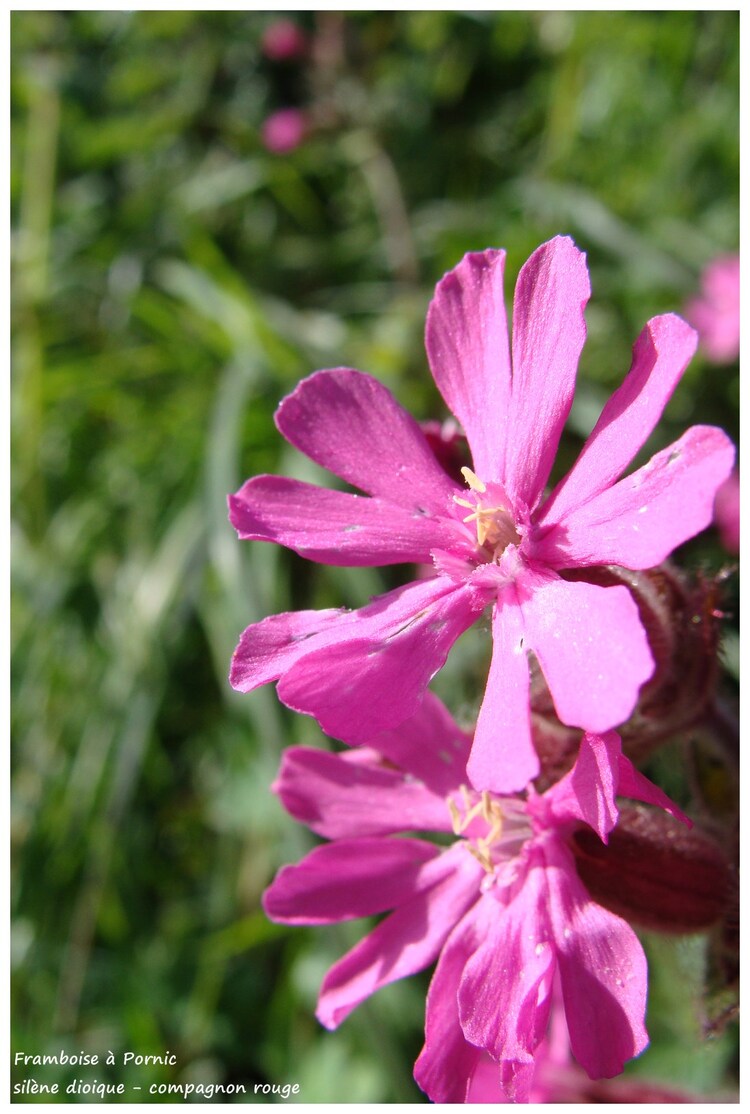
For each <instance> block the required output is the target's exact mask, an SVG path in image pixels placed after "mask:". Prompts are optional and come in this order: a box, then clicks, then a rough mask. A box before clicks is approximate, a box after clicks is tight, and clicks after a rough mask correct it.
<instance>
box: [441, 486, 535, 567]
mask: <svg viewBox="0 0 750 1114" xmlns="http://www.w3.org/2000/svg"><path fill="white" fill-rule="evenodd" d="M461 474H462V475H463V477H464V479H465V480H466V482H467V484H468V485H469V487H470V488H471V494H470V497H469V498H468V499H462V498H460V497H459V496H458V495H454V496H453V499H454V501H455V502H456V503H457V504H458V505H459V506H460V507H466V508H467V509H468V510H469V511H471V514H467V515H466V517H465V518H464V520H463V521H464V522H476V530H477V543H478V545H479V546H480V548H482V549H484V550H485V551H486V552H487V553H489V555H490V558H491V559H493V560H494V559H496V558H498V557H500V556H502V554H503V552H504V551H505V549H506V548H507V546H509V545H518V544H519V543H520V541H521V537H520V535H519V533H518V531H517V530H516V524H515V522H514V520H513V516H512V514H511V512H510V508H509V507H507V506H505V502H506V501H507V497H506V495H505V492H504V491H503V490H502V488H501V487H500V485H499V484H491V485H490V487H489V488H488V487H487V484H485V483H483V482H482V480H480V479H479V477H478V476H476V475H475V474H474V473H473V472H472V470H471V468H462V469H461ZM480 497H485V498H480Z"/></svg>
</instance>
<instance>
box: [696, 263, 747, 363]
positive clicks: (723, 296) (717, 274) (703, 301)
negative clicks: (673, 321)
mask: <svg viewBox="0 0 750 1114" xmlns="http://www.w3.org/2000/svg"><path fill="white" fill-rule="evenodd" d="M685 316H686V317H687V319H688V321H690V322H691V323H692V324H693V325H694V326H695V328H696V329H697V330H698V332H699V334H700V339H701V345H702V346H703V348H704V350H705V353H706V356H707V357H708V359H709V360H711V361H713V363H715V364H729V363H732V361H733V360H736V359H737V357H738V356H739V354H740V257H739V255H724V256H720V257H719V258H718V259H714V261H713V263H709V265H708V266H707V267H706V269H705V271H704V272H703V275H702V277H701V293H700V295H699V297H697V298H694V299H693V300H692V301H691V302H689V303H688V305H687V306H686V307H685Z"/></svg>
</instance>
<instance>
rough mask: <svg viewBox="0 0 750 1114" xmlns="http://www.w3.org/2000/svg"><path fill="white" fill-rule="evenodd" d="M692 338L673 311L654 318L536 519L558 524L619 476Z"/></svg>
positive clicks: (652, 423)
mask: <svg viewBox="0 0 750 1114" xmlns="http://www.w3.org/2000/svg"><path fill="white" fill-rule="evenodd" d="M696 339H697V338H696V334H695V332H694V330H693V329H691V328H690V326H689V325H687V324H686V323H685V322H684V321H683V320H682V318H680V317H677V316H675V314H673V313H667V314H664V315H663V316H662V317H654V318H652V319H651V321H649V322H648V324H647V325H646V327H645V328H644V330H643V332H642V333H641V335H640V336H639V337H638V339H637V341H636V342H635V345H634V346H633V361H632V363H631V365H630V371H629V372H628V374H627V376H626V377H625V380H624V381H623V383H622V385H621V386H620V387H618V389H617V390H616V391H615V392H614V394H613V395H612V396H611V397H610V399H609V401H608V402H607V404H606V406H605V407H604V409H603V410H602V413H601V416H600V417H599V420H598V422H597V423H596V425H595V426H594V429H593V431H592V432H591V434H590V435H589V437H588V439H587V441H586V444H585V445H584V446H583V448H582V450H581V452H580V454H579V457H578V460H577V461H576V462H575V464H574V465H573V467H572V468H571V469H570V471H569V472H568V473H567V475H566V476H565V477H564V478H563V479H562V480H561V481H560V483H559V484H558V485H557V487H556V488H555V490H554V491H553V493H552V495H551V496H550V497H549V499H547V500H546V502H545V504H544V506H543V507H542V508H541V513H540V515H539V519H538V521H539V522H540V523H543V524H551V523H553V522H559V521H560V520H561V519H562V518H563V517H564V516H565V515H566V514H569V513H570V511H571V510H574V509H575V508H576V507H581V506H583V504H584V503H587V502H588V500H589V499H591V498H592V497H593V496H595V495H599V494H600V493H601V492H602V491H604V490H606V488H608V487H609V486H610V485H611V484H612V483H613V482H614V481H615V480H616V479H617V478H618V476H621V475H622V473H623V472H624V471H625V469H626V468H627V466H628V465H629V464H630V462H631V460H632V459H633V457H634V456H635V454H636V453H637V452H638V450H639V449H640V448H641V446H642V445H644V444H645V442H646V440H647V438H648V437H649V435H650V434H651V433H652V431H653V430H654V428H655V427H656V423H657V422H658V421H659V418H660V417H661V414H662V411H663V409H664V407H665V406H666V404H667V402H668V400H669V399H670V397H671V395H672V392H673V391H674V389H675V387H676V385H677V383H678V382H679V380H680V379H681V377H682V374H683V372H684V371H685V368H686V367H687V365H688V363H689V362H690V360H691V359H692V356H693V354H694V352H695V346H696Z"/></svg>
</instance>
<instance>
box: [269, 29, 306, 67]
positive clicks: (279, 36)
mask: <svg viewBox="0 0 750 1114" xmlns="http://www.w3.org/2000/svg"><path fill="white" fill-rule="evenodd" d="M260 48H261V50H262V51H263V53H264V54H265V56H266V58H270V60H271V61H272V62H288V61H290V60H291V59H293V58H299V57H301V55H303V54H304V53H305V51H306V50H307V35H306V34H305V32H304V31H303V30H302V28H301V27H299V26H298V25H297V24H296V23H293V22H292V21H291V19H277V20H276V22H275V23H270V24H269V25H268V27H266V29H265V31H264V32H263V37H262V39H261V41H260Z"/></svg>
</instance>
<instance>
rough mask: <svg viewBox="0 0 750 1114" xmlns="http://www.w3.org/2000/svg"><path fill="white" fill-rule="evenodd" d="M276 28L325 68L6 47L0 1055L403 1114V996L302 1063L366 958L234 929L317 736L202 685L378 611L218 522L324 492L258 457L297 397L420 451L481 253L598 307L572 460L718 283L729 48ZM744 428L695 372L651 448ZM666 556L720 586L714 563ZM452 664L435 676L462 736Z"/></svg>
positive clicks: (714, 1076) (501, 25) (717, 1058)
mask: <svg viewBox="0 0 750 1114" xmlns="http://www.w3.org/2000/svg"><path fill="white" fill-rule="evenodd" d="M293 14H294V15H295V16H296V18H297V19H298V20H299V22H300V23H301V24H302V25H303V26H304V27H305V28H306V29H307V30H308V31H309V32H310V34H315V36H316V41H317V42H319V43H325V44H328V47H327V50H328V53H327V54H326V53H325V51H323V52H322V54H321V57H322V61H321V60H318V61H317V62H316V63H315V65H314V66H311V65H308V64H304V65H303V64H301V63H298V64H292V63H285V64H276V65H275V64H273V63H271V62H269V61H268V60H267V59H266V58H264V57H263V55H262V52H261V49H260V38H261V33H262V31H263V28H264V26H265V25H266V24H267V23H268V22H269V21H270V20H271V19H272V18H273V13H251V12H176V11H165V12H155V11H149V12H145V11H141V12H126V11H110V12H94V11H85V12H84V11H74V12H53V11H42V12H18V11H17V12H14V13H12V18H11V30H12V51H13V66H12V75H11V81H12V96H13V127H12V145H13V161H12V196H13V253H14V290H13V321H14V338H13V365H14V366H13V391H12V421H13V477H12V492H13V501H14V514H13V525H12V552H13V574H14V594H13V630H12V644H13V683H14V704H13V713H12V725H13V734H14V744H13V820H12V830H13V838H14V862H13V918H14V922H13V923H14V951H13V961H14V976H13V977H14V1004H13V1028H14V1032H13V1046H14V1049H17V1050H23V1051H26V1052H30V1053H43V1052H54V1051H59V1049H60V1048H61V1047H62V1048H67V1049H81V1048H82V1049H86V1050H88V1051H92V1052H100V1053H101V1052H102V1051H106V1050H107V1049H112V1050H115V1051H118V1055H119V1054H120V1053H121V1051H123V1050H132V1051H137V1052H150V1053H158V1052H160V1051H163V1050H164V1049H171V1050H172V1051H174V1052H175V1053H176V1055H177V1057H178V1066H177V1067H175V1068H152V1069H143V1072H142V1076H141V1078H142V1082H143V1083H144V1084H146V1083H150V1082H162V1081H173V1080H179V1079H182V1080H191V1079H192V1080H197V1081H203V1082H206V1083H208V1082H211V1081H216V1082H225V1083H229V1082H234V1083H245V1084H246V1085H247V1086H248V1088H249V1090H250V1091H252V1085H253V1084H254V1083H258V1082H260V1083H262V1082H266V1081H269V1082H280V1083H284V1082H299V1083H300V1084H301V1093H300V1095H299V1100H300V1101H306V1102H324V1101H348V1102H352V1101H368V1102H378V1103H379V1102H394V1101H419V1100H420V1095H419V1092H418V1091H417V1089H416V1087H415V1086H414V1084H413V1082H412V1079H411V1069H412V1064H413V1060H414V1057H415V1055H416V1054H417V1052H418V1051H419V1048H420V1044H421V1038H420V1027H421V1024H422V1014H423V1002H424V986H425V982H426V980H425V979H421V980H420V979H415V980H410V981H409V982H408V983H405V984H399V985H397V986H394V987H391V988H388V989H387V990H386V991H384V992H382V993H381V994H380V995H378V996H377V997H376V998H375V999H374V1000H373V1001H372V1002H369V1003H367V1004H366V1005H364V1006H363V1007H361V1009H360V1010H359V1011H357V1013H356V1014H355V1015H353V1017H352V1018H351V1019H350V1020H349V1021H347V1023H346V1025H345V1026H344V1027H343V1028H342V1030H341V1031H340V1032H339V1033H337V1034H336V1035H334V1036H331V1035H329V1034H326V1033H324V1032H323V1031H322V1030H321V1029H320V1028H319V1027H318V1026H317V1023H316V1022H315V1021H314V1018H313V1016H312V1014H313V1009H314V1002H315V997H316V991H317V987H318V985H319V982H320V978H321V976H322V974H323V973H324V971H325V969H326V966H327V965H329V964H330V962H332V961H333V959H335V958H336V957H337V955H338V954H340V953H341V951H342V950H344V948H345V947H347V946H349V945H350V944H351V943H353V942H354V941H355V940H356V939H357V938H358V936H359V934H360V928H361V926H341V927H338V928H333V929H330V930H322V931H312V930H292V931H290V930H286V929H281V928H278V927H276V926H273V925H269V924H268V923H266V921H265V918H264V917H263V914H262V912H261V911H260V907H259V897H260V894H261V893H262V890H263V889H264V887H265V886H266V885H267V883H268V881H269V880H270V878H271V877H272V875H273V872H274V871H275V869H276V868H277V867H278V866H279V865H280V864H281V863H283V862H287V861H290V860H292V859H294V858H297V857H299V855H300V854H301V853H302V852H303V851H304V849H305V848H306V847H307V846H308V837H307V834H306V833H305V832H303V831H301V830H299V829H298V828H297V827H296V826H295V825H294V824H293V823H292V822H291V821H290V820H289V819H288V818H286V817H285V816H284V815H283V812H282V810H281V808H280V806H279V805H278V803H277V802H276V801H275V798H273V797H272V796H271V795H270V794H269V793H268V786H269V784H270V782H271V781H272V780H273V777H274V774H275V770H276V767H277V764H278V758H279V754H280V751H281V748H282V747H283V746H284V745H286V744H288V743H290V742H298V741H305V742H316V741H320V736H319V734H318V732H317V729H316V727H315V725H314V724H313V723H312V722H311V721H309V720H307V719H305V718H303V717H294V716H292V715H291V714H290V713H289V712H288V711H287V710H286V709H285V708H283V707H281V706H280V705H279V704H278V702H277V701H276V698H275V694H274V692H273V691H272V689H266V690H261V691H259V692H256V693H254V694H251V695H249V696H244V697H239V696H237V695H236V694H235V693H233V692H232V691H231V689H230V688H229V687H228V684H227V681H226V674H227V670H228V663H229V658H230V655H231V651H232V649H233V647H234V644H235V642H236V639H237V636H238V635H239V633H240V631H241V630H242V628H243V627H244V626H245V625H246V624H247V623H249V622H251V621H253V620H256V619H259V618H261V617H262V616H263V615H265V614H268V613H269V612H272V611H276V610H285V609H287V608H289V607H295V608H296V607H301V606H323V605H326V604H330V603H336V604H341V603H345V604H348V605H356V604H359V603H360V602H362V601H363V600H365V599H366V598H367V597H368V596H369V595H370V594H372V593H373V592H376V591H379V590H382V587H383V585H384V583H389V581H388V580H387V576H386V578H385V579H384V577H383V576H381V574H380V573H378V572H376V571H371V570H352V571H349V570H336V571H335V574H333V575H331V574H330V573H329V572H328V571H327V570H325V569H318V568H317V567H313V566H308V565H307V564H306V563H305V562H303V561H301V560H299V559H298V558H296V557H294V555H290V554H286V553H280V552H276V551H274V550H273V549H272V548H271V547H265V546H262V545H256V546H251V545H245V544H240V543H238V542H237V541H236V539H235V537H234V533H233V531H232V530H231V529H230V527H229V525H228V523H227V521H226V502H225V500H226V494H227V492H229V491H231V490H233V489H235V488H236V487H237V486H238V485H239V483H240V482H241V481H242V480H243V479H244V478H245V477H246V476H248V475H250V474H253V473H256V472H260V471H278V472H286V473H288V474H294V475H297V476H300V477H307V478H310V477H311V476H312V475H313V474H315V473H314V469H313V466H312V465H310V464H309V463H307V462H305V461H303V460H301V459H300V458H299V457H298V456H297V455H296V454H295V453H293V451H292V450H290V449H289V448H288V447H286V446H285V445H284V443H283V442H282V440H281V438H280V437H279V436H278V434H277V433H276V431H275V428H274V426H273V422H272V415H273V411H274V409H275V407H276V405H277V403H278V401H279V399H280V398H281V397H282V396H283V395H284V394H285V393H286V392H287V391H288V390H289V389H290V388H291V387H292V386H293V385H294V384H295V383H296V382H297V380H298V379H299V378H300V377H302V376H303V375H305V374H308V373H309V372H310V371H311V370H313V369H314V368H317V367H325V366H337V365H341V364H345V365H350V366H356V367H360V368H363V369H364V370H367V371H370V372H372V373H373V374H375V375H377V376H378V377H379V378H381V379H382V380H383V381H384V382H386V383H387V384H388V385H389V386H390V387H391V388H392V389H393V390H394V391H395V393H396V394H397V395H398V397H399V398H400V399H401V401H402V402H404V404H406V405H407V406H409V407H410V408H411V409H412V411H413V412H414V413H415V414H416V415H417V416H418V417H420V418H426V417H432V416H441V415H442V413H443V411H442V409H441V404H440V402H439V399H438V396H437V394H436V391H435V389H434V387H433V385H432V382H431V380H430V378H429V375H428V374H427V373H426V365H425V357H424V352H423V347H422V329H423V322H424V313H425V309H426V306H427V303H428V300H429V297H430V293H431V290H432V287H433V286H434V283H435V281H436V280H437V279H438V278H439V277H440V275H441V274H442V273H443V271H444V270H446V269H448V268H449V267H451V266H453V265H455V263H456V262H457V261H458V259H459V258H460V256H461V254H462V253H463V252H464V251H466V250H477V249H481V248H483V247H486V246H490V245H494V246H504V247H506V248H507V249H508V253H509V273H510V274H511V275H514V274H515V273H516V272H517V270H518V268H519V266H520V265H521V263H522V262H523V260H524V259H525V258H526V256H527V255H528V254H529V253H530V252H531V250H533V248H534V247H536V246H537V245H538V244H539V243H540V242H541V241H542V240H544V239H545V238H547V237H548V236H550V235H553V234H556V233H558V232H568V233H571V234H572V235H573V236H574V237H575V238H576V240H577V242H578V243H579V245H580V246H581V247H583V248H584V249H585V250H586V251H587V253H588V256H589V262H590V266H591V272H592V284H593V290H594V296H593V300H592V304H591V307H590V310H589V312H588V325H589V340H588V342H587V346H586V350H585V353H584V357H583V360H582V367H581V380H580V387H579V393H578V397H577V400H576V405H575V408H574V412H573V414H572V416H571V431H570V437H569V439H568V440H567V441H566V443H565V444H564V445H563V459H566V458H567V459H571V458H572V456H573V455H574V453H575V451H576V447H577V445H578V444H579V441H578V440H577V437H578V436H580V435H582V434H584V433H585V432H586V430H587V429H588V428H590V427H591V425H592V424H593V419H594V417H595V415H596V413H597V407H598V406H599V405H600V403H601V401H602V400H603V399H604V398H605V397H606V394H607V392H608V391H609V390H610V389H611V387H612V386H613V385H614V384H616V383H617V382H618V381H619V379H620V378H621V376H622V375H623V373H624V372H625V370H626V369H627V367H628V364H629V356H630V346H631V344H632V342H633V340H634V339H635V336H636V335H637V333H638V331H639V330H640V328H641V327H642V325H643V324H644V322H645V321H646V319H647V318H648V317H651V316H653V315H654V314H656V313H658V312H661V311H665V310H678V311H679V309H680V307H681V305H682V304H683V303H684V301H685V299H686V298H687V297H688V296H689V295H690V294H691V293H692V292H694V290H695V289H696V288H697V285H698V276H699V272H700V269H701V267H702V266H703V265H704V264H705V263H706V262H708V261H709V260H710V259H711V258H712V257H713V256H715V255H717V254H720V253H722V252H725V251H730V250H733V249H735V248H736V244H737V237H738V211H737V208H738V207H737V186H738V183H737V177H738V149H737V148H738V142H737V141H738V97H737V90H738V74H739V58H738V16H737V13H735V12H727V11H725V12H660V13H659V12H577V13H571V12H539V13H522V12H515V13H513V12H508V13H490V12H486V13H481V12H480V13H473V14H462V13H458V12H359V13H349V14H347V15H346V16H344V15H341V14H339V13H313V12H304V13H293ZM337 59H338V61H337ZM313 99H314V100H315V103H316V104H317V106H318V108H317V109H316V111H317V112H318V117H317V118H316V119H317V122H316V128H315V130H314V131H313V133H312V134H311V135H310V136H309V138H308V139H307V141H306V142H305V143H304V144H303V145H302V146H300V147H299V148H298V149H297V150H296V151H294V152H293V153H292V154H290V155H287V156H284V157H279V156H274V155H271V154H270V153H269V152H267V151H266V150H265V149H264V148H263V146H262V143H261V141H260V126H261V124H262V121H263V119H264V118H265V117H266V116H267V115H268V113H269V112H271V111H273V110H274V109H275V108H278V107H282V106H284V105H286V104H289V103H295V104H300V105H302V106H307V107H308V108H309V106H310V104H311V103H312V100H313ZM737 408H738V371H737V368H736V367H734V368H728V369H723V368H722V369H717V368H710V367H709V366H708V365H707V364H706V363H705V362H704V361H703V360H702V358H701V357H700V356H699V357H697V358H696V360H695V361H694V362H693V364H692V366H691V368H690V369H689V371H688V373H687V375H686V377H685V380H684V382H683V384H682V386H681V387H680V390H679V394H678V398H677V399H676V400H675V402H674V403H673V404H671V406H670V408H669V410H668V412H667V416H666V419H665V422H664V424H663V426H662V428H661V429H660V431H659V435H658V436H659V438H660V439H661V443H666V442H667V441H668V440H669V439H671V438H672V437H674V436H677V435H678V434H679V432H681V431H682V429H683V428H684V426H685V424H687V423H688V422H690V421H691V420H696V419H698V420H701V421H710V422H716V423H717V424H720V425H722V426H724V427H725V428H726V429H727V430H728V431H729V432H730V434H731V435H732V436H734V437H735V439H736V438H737V421H738V417H737ZM688 556H689V557H691V558H692V559H695V560H699V561H700V562H701V563H702V564H703V565H704V566H705V567H707V568H709V569H710V568H716V567H718V565H719V564H720V563H721V561H722V555H721V553H720V551H719V550H718V548H717V546H716V542H715V539H714V538H713V536H709V535H707V536H706V538H705V539H702V540H700V541H699V542H698V543H696V544H695V545H694V546H693V547H691V548H689V549H688ZM387 575H392V574H387ZM473 652H474V651H472V649H471V647H469V648H468V649H467V650H466V652H465V654H464V656H463V657H462V656H461V655H460V654H459V655H458V656H457V657H456V658H455V659H452V665H451V670H450V671H449V672H448V673H446V676H445V678H444V679H443V685H444V691H445V694H446V697H447V699H448V701H449V703H452V704H453V705H455V706H456V707H457V708H458V707H461V708H464V707H465V706H466V702H467V701H469V700H470V699H471V697H470V696H469V695H468V694H469V693H470V692H471V683H470V684H469V685H467V671H469V670H470V669H471V664H472V660H473V659H472V653H473ZM696 948H697V949H698V951H700V948H699V947H698V945H696V947H695V948H693V952H691V955H693V961H692V967H691V970H692V971H693V972H695V970H697V969H698V967H699V965H700V964H699V961H698V960H697V959H696V958H695V955H697V951H696ZM657 950H658V965H659V974H658V977H655V978H654V981H653V987H654V990H653V996H652V1006H651V1010H652V1014H653V1016H654V1018H655V1025H656V1032H657V1033H658V1042H657V1040H656V1037H655V1039H654V1046H653V1048H652V1049H651V1050H650V1051H649V1052H648V1053H647V1054H646V1056H645V1057H644V1058H643V1060H642V1062H641V1063H640V1064H639V1065H638V1066H637V1068H636V1070H638V1071H641V1072H648V1071H649V1070H651V1071H653V1072H655V1073H656V1074H661V1076H662V1077H663V1078H666V1079H668V1080H671V1081H672V1082H680V1081H684V1080H689V1081H690V1083H691V1084H692V1085H694V1086H695V1087H696V1088H698V1089H701V1090H704V1091H707V1092H711V1091H712V1089H716V1088H722V1087H723V1088H726V1087H727V1086H731V1075H727V1074H726V1069H727V1064H729V1063H730V1062H731V1058H732V1056H733V1048H734V1046H733V1040H732V1038H731V1037H727V1038H723V1039H719V1040H715V1041H713V1042H712V1044H711V1045H710V1046H706V1045H704V1044H703V1043H702V1042H701V1041H700V1037H699V1031H698V1027H697V1023H696V1024H692V1022H691V1023H689V1024H688V1023H687V1022H686V1024H685V1026H683V1027H682V1028H680V1027H679V1026H676V1027H674V1026H673V1027H672V1028H670V1026H669V1025H666V1024H662V1023H659V1020H658V1019H659V1018H662V1017H664V1016H665V1011H667V1012H671V1013H672V1014H674V1015H675V1016H683V1015H684V1016H685V1017H690V1018H693V1017H694V1016H695V1005H696V999H697V998H698V997H699V989H696V985H695V978H693V979H692V981H691V980H690V979H686V978H685V977H684V973H683V968H684V963H685V951H684V949H681V948H680V946H678V945H676V944H675V945H672V944H671V943H664V942H660V943H659V945H658V949H657ZM694 953H695V954H694ZM696 965H697V966H696ZM665 988H668V990H667V989H665ZM77 1074H79V1075H80V1074H81V1073H80V1072H78V1073H77ZM94 1074H95V1075H98V1078H99V1079H100V1080H101V1079H104V1078H111V1079H113V1080H114V1081H119V1078H120V1077H119V1076H118V1074H117V1072H114V1073H110V1075H107V1069H102V1070H101V1071H99V1072H98V1073H96V1072H95V1073H94ZM75 1075H76V1072H75V1071H73V1072H72V1073H71V1074H67V1075H66V1073H65V1072H58V1073H57V1074H55V1073H54V1072H53V1073H50V1072H49V1070H48V1069H39V1071H38V1073H37V1077H38V1078H39V1079H50V1080H52V1079H59V1080H60V1081H61V1082H69V1080H70V1078H73V1077H74V1076H75ZM18 1078H23V1074H21V1075H19V1076H18ZM249 1097H250V1099H251V1101H253V1096H252V1094H251V1095H250V1096H249ZM27 1101H31V1099H30V1098H29V1099H28V1100H27Z"/></svg>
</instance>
